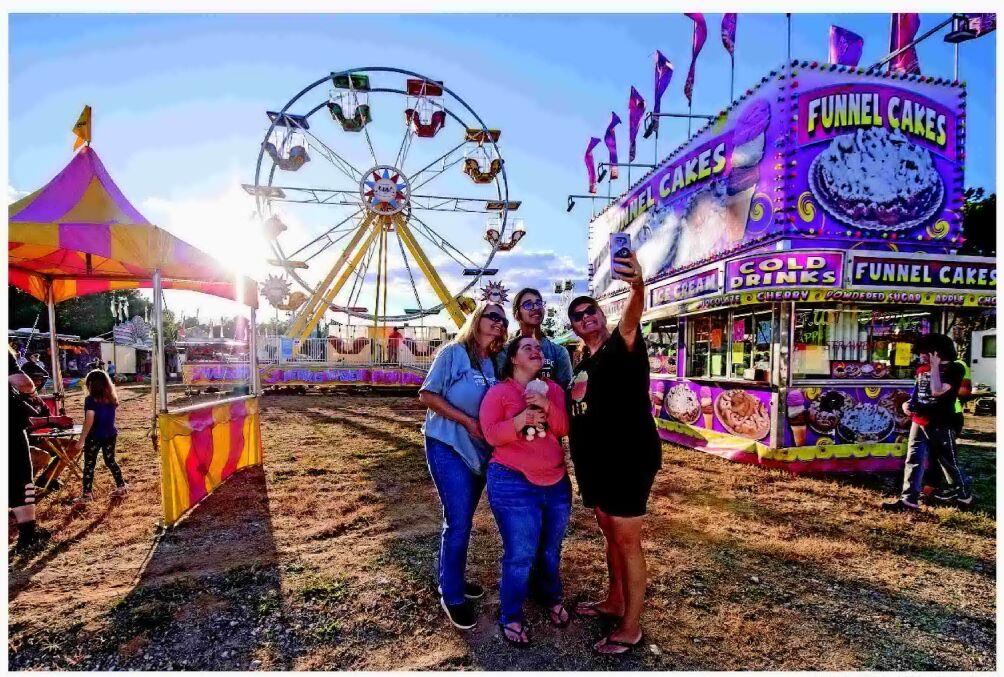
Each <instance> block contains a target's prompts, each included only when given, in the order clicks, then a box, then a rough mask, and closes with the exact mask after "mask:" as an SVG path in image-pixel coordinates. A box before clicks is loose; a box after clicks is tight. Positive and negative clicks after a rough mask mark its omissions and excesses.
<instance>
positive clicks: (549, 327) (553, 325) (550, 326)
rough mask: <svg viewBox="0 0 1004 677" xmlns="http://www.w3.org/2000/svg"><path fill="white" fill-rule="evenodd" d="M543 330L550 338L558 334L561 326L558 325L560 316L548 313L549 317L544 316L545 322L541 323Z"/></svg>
mask: <svg viewBox="0 0 1004 677" xmlns="http://www.w3.org/2000/svg"><path fill="white" fill-rule="evenodd" d="M540 328H541V331H543V332H544V336H547V337H549V338H554V337H555V336H557V335H558V330H559V329H561V327H559V326H558V318H557V316H556V315H552V314H550V313H548V315H547V317H545V318H544V322H543V324H541V325H540Z"/></svg>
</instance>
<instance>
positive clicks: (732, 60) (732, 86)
mask: <svg viewBox="0 0 1004 677" xmlns="http://www.w3.org/2000/svg"><path fill="white" fill-rule="evenodd" d="M732 49H735V47H733V48H732ZM789 51H790V50H789ZM735 98H736V56H735V54H732V53H731V52H730V53H729V102H731V101H733V100H734V99H735Z"/></svg>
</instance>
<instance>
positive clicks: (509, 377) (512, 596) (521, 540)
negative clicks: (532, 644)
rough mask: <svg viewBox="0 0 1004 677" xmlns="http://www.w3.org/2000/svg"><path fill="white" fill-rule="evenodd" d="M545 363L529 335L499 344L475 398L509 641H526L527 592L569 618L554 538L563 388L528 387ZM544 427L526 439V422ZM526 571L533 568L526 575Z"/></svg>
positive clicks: (567, 500)
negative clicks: (495, 370)
mask: <svg viewBox="0 0 1004 677" xmlns="http://www.w3.org/2000/svg"><path fill="white" fill-rule="evenodd" d="M543 364H544V360H543V355H542V354H541V351H540V342H539V341H538V340H537V339H536V338H533V337H532V336H525V337H521V338H519V339H518V340H515V341H513V342H511V343H510V344H509V345H508V347H507V349H506V361H505V366H504V367H503V370H502V377H503V379H504V380H502V381H501V382H500V383H498V385H495V386H493V387H492V388H491V389H490V390H489V391H488V394H487V395H485V399H484V400H483V401H482V403H481V412H480V417H479V418H480V421H481V428H482V430H484V435H485V440H486V441H487V442H488V443H489V444H491V445H492V446H493V447H495V450H494V452H493V453H492V457H491V461H490V462H489V464H488V503H489V505H491V508H492V513H493V514H494V515H495V521H496V522H497V523H498V526H499V532H500V533H501V535H502V546H503V551H504V552H503V557H502V582H501V585H500V591H499V598H500V603H501V612H500V619H499V625H500V626H501V628H502V636H503V637H504V638H505V640H506V641H507V642H509V643H510V644H518V645H525V644H528V643H529V638H528V636H527V634H526V628H525V627H524V622H523V602H524V600H525V599H526V597H527V595H528V594H530V595H532V597H533V598H534V599H535V600H536V601H537V602H539V603H540V604H542V605H543V606H544V608H545V609H546V610H547V614H548V618H549V619H550V621H551V623H552V624H553V625H555V626H557V627H560V628H563V627H565V626H567V625H568V621H569V616H568V611H567V610H566V609H565V607H564V605H563V604H562V597H563V590H562V587H561V577H560V571H559V564H560V561H561V542H562V540H563V539H564V537H565V528H566V527H567V526H568V519H569V516H570V515H571V510H572V485H571V483H570V482H569V479H568V471H567V469H566V468H565V452H564V450H563V449H562V447H561V443H560V442H559V441H558V440H559V439H560V438H561V437H562V436H564V435H567V434H568V413H567V412H566V410H565V394H564V391H563V390H562V389H561V387H560V386H558V385H557V384H555V383H553V382H551V381H544V383H545V384H546V386H547V394H543V393H536V392H533V388H531V389H529V390H527V387H526V386H527V384H528V383H530V382H531V381H532V380H534V379H535V378H536V377H537V374H538V373H539V372H540V369H541V367H542V366H543ZM529 426H537V427H538V428H541V427H543V432H542V433H540V434H534V435H533V438H532V439H528V437H529V435H528V434H527V432H526V429H527V428H528V427H529ZM531 572H532V576H531Z"/></svg>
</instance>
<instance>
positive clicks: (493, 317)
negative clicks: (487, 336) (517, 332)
mask: <svg viewBox="0 0 1004 677" xmlns="http://www.w3.org/2000/svg"><path fill="white" fill-rule="evenodd" d="M481 319H483V320H490V321H492V322H501V323H502V326H503V327H508V326H509V320H507V319H506V318H505V315H499V314H498V313H496V312H495V311H494V310H493V311H492V312H490V313H485V314H484V315H482V316H481Z"/></svg>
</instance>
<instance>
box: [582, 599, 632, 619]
mask: <svg viewBox="0 0 1004 677" xmlns="http://www.w3.org/2000/svg"><path fill="white" fill-rule="evenodd" d="M597 605H598V602H579V603H578V604H576V605H575V615H576V616H579V617H581V618H600V619H604V620H620V618H621V617H620V616H619V615H618V614H612V613H610V612H608V611H601V610H600V609H598V608H597Z"/></svg>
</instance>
